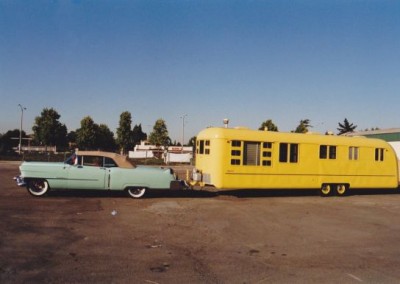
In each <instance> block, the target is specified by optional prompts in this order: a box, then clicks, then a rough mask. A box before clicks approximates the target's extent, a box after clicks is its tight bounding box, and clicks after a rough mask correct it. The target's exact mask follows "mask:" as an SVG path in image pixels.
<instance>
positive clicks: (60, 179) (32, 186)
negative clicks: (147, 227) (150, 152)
mask: <svg viewBox="0 0 400 284" xmlns="http://www.w3.org/2000/svg"><path fill="white" fill-rule="evenodd" d="M20 172H21V175H20V176H17V177H15V180H16V181H17V184H18V185H19V186H26V187H27V189H28V192H29V193H30V194H32V195H33V196H42V195H44V194H46V193H47V192H48V191H49V190H50V189H94V190H125V191H127V192H128V193H129V195H130V196H131V197H133V198H140V197H142V196H143V195H144V193H145V192H146V190H148V189H184V188H185V183H184V182H183V181H181V180H178V179H177V178H176V175H175V174H174V171H173V170H172V169H171V168H162V167H161V168H155V167H146V166H135V165H133V164H132V163H131V162H130V161H129V160H128V159H127V157H126V156H121V155H118V154H115V153H109V152H100V151H76V152H75V153H74V154H73V155H72V156H71V157H69V158H68V159H67V160H66V161H65V162H63V163H51V162H23V163H22V164H21V166H20Z"/></svg>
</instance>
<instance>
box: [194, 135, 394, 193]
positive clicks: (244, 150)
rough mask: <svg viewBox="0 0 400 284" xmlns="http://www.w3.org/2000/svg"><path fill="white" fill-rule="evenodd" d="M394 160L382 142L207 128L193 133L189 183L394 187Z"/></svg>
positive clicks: (331, 189) (333, 189)
mask: <svg viewBox="0 0 400 284" xmlns="http://www.w3.org/2000/svg"><path fill="white" fill-rule="evenodd" d="M397 163H398V160H397V157H396V154H395V152H394V150H393V148H392V147H391V146H390V145H389V144H388V143H386V142H385V141H383V140H380V139H370V138H364V137H344V136H333V135H321V134H298V133H282V132H270V131H256V130H250V129H247V128H207V129H205V130H203V131H201V132H200V133H199V134H198V135H197V142H196V166H195V169H194V170H193V173H192V176H191V184H192V185H200V186H205V185H211V186H214V187H215V188H217V189H219V190H232V189H312V188H317V189H320V191H321V195H323V196H327V195H330V194H331V193H336V194H338V195H344V194H345V192H346V190H348V189H349V188H397V187H398V186H399V176H398V175H399V173H398V165H397Z"/></svg>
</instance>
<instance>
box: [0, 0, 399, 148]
mask: <svg viewBox="0 0 400 284" xmlns="http://www.w3.org/2000/svg"><path fill="white" fill-rule="evenodd" d="M399 15H400V1H397V0H392V1H389V0H375V1H372V0H365V1H362V0H330V1H324V0H321V1H316V0H315V1H313V0H303V1H300V0H297V1H296V0H292V1H285V0H282V1H275V0H270V1H268V0H264V1H250V0H246V1H245V0H243V1H236V0H201V1H200V0H198V1H194V0H175V1H168V0H165V1H155V0H154V1H153V0H143V1H142V0H138V1H134V0H133V1H128V0H125V1H123V0H114V1H112V0H109V1H105V0H96V1H94V0H93V1H84V0H82V1H80V0H74V1H67V0H64V1H57V0H53V1H45V0H38V1H25V0H24V1H18V0H0V133H5V132H7V131H8V130H11V129H19V125H20V117H21V109H20V107H19V106H18V104H21V105H22V106H24V107H26V110H25V111H24V119H23V129H24V130H25V131H26V132H27V133H32V126H33V125H34V120H35V117H37V116H39V115H40V113H41V112H42V110H43V109H44V108H54V109H55V110H56V111H57V112H58V113H59V114H60V115H61V117H60V119H59V120H60V122H61V123H64V124H65V125H66V126H67V128H68V131H74V130H76V129H77V128H79V127H80V121H81V120H82V119H83V118H84V117H86V116H90V117H91V118H92V119H93V120H94V122H95V123H97V124H106V125H108V127H109V128H110V130H111V131H113V132H114V133H116V128H117V127H118V122H119V117H120V114H121V113H122V112H124V111H129V112H130V113H131V114H132V126H134V125H135V124H141V125H142V128H143V131H144V132H146V133H147V134H149V133H150V132H151V131H152V128H153V126H154V123H155V121H156V120H157V119H159V118H162V119H164V120H165V121H166V124H167V127H168V130H169V135H170V137H171V139H172V141H178V142H181V140H182V138H183V137H182V136H183V130H184V139H185V142H187V141H188V140H189V138H190V137H192V136H195V135H196V134H197V133H198V132H199V131H200V130H202V129H204V128H206V127H209V126H222V125H223V124H222V120H223V119H224V118H229V120H230V123H229V126H230V127H235V126H246V127H249V128H251V129H257V128H258V127H260V125H261V123H262V122H263V121H266V120H268V119H272V121H273V122H274V123H275V124H276V125H277V126H278V128H279V130H280V131H291V130H294V129H295V128H296V127H297V125H298V124H299V122H300V120H302V119H310V121H311V125H312V126H313V128H312V129H311V131H313V132H325V131H333V132H337V130H336V128H337V127H338V123H339V122H343V121H344V119H345V118H347V119H348V120H349V122H351V123H354V124H355V125H357V126H358V127H357V130H364V129H366V128H372V127H379V128H381V129H384V128H392V127H400V119H399V118H400V117H399V116H400V112H399V109H400V16H399ZM182 117H184V119H182Z"/></svg>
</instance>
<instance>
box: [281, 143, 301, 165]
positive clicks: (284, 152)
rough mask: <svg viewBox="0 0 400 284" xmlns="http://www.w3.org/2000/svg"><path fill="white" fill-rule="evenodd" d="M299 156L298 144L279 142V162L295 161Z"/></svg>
mask: <svg viewBox="0 0 400 284" xmlns="http://www.w3.org/2000/svg"><path fill="white" fill-rule="evenodd" d="M298 157H299V144H289V143H281V144H279V162H281V163H287V162H290V163H297V162H298Z"/></svg>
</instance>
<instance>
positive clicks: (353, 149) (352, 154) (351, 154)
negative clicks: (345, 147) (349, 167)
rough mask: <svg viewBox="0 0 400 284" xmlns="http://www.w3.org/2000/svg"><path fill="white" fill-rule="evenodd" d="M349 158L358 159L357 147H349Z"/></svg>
mask: <svg viewBox="0 0 400 284" xmlns="http://www.w3.org/2000/svg"><path fill="white" fill-rule="evenodd" d="M349 160H358V147H349Z"/></svg>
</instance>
